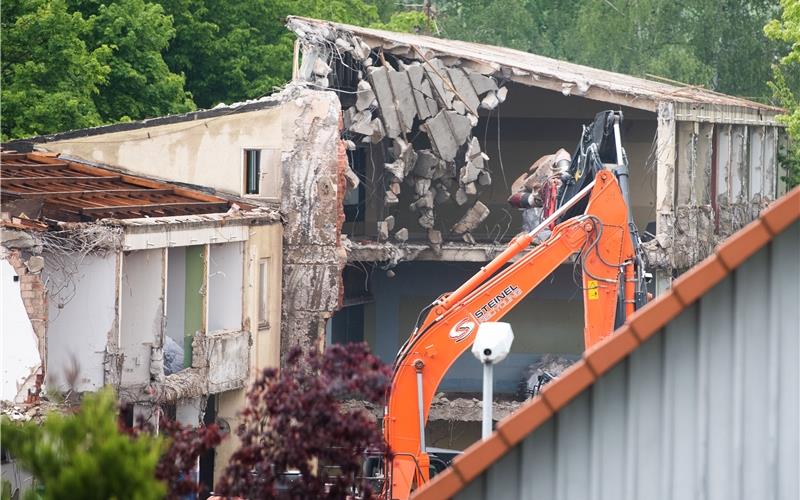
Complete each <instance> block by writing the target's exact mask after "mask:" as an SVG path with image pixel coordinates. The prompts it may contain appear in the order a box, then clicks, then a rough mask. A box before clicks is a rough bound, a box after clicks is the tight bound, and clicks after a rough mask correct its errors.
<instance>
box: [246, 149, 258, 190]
mask: <svg viewBox="0 0 800 500" xmlns="http://www.w3.org/2000/svg"><path fill="white" fill-rule="evenodd" d="M244 178H245V186H244V192H245V194H259V192H260V191H259V182H260V178H261V150H260V149H245V150H244Z"/></svg>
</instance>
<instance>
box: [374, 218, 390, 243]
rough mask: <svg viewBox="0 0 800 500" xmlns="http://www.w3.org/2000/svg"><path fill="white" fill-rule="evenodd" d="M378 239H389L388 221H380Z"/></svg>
mask: <svg viewBox="0 0 800 500" xmlns="http://www.w3.org/2000/svg"><path fill="white" fill-rule="evenodd" d="M377 225H378V241H386V240H388V239H389V225H388V224H387V223H386V221H378V223H377Z"/></svg>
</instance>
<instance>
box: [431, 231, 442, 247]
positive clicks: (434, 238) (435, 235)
mask: <svg viewBox="0 0 800 500" xmlns="http://www.w3.org/2000/svg"><path fill="white" fill-rule="evenodd" d="M428 241H430V242H431V244H432V245H441V244H442V232H441V231H439V230H436V229H428Z"/></svg>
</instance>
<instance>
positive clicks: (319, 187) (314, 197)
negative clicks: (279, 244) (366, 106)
mask: <svg viewBox="0 0 800 500" xmlns="http://www.w3.org/2000/svg"><path fill="white" fill-rule="evenodd" d="M292 92H293V94H292V96H291V97H290V99H287V106H289V107H290V108H291V109H289V110H287V111H286V112H285V113H283V117H284V123H283V130H284V135H285V136H288V137H287V140H286V141H285V144H284V146H283V153H282V158H281V162H282V165H283V187H282V199H281V212H282V213H283V214H284V217H285V223H284V231H283V242H284V245H283V285H282V287H283V291H282V298H283V303H282V305H281V356H282V357H283V356H285V354H286V353H287V352H288V350H289V349H290V348H292V347H294V346H301V347H304V348H310V347H313V346H316V345H317V343H318V342H320V341H322V340H324V338H325V335H324V332H325V323H326V321H327V319H328V318H330V316H331V315H332V314H333V312H334V311H336V310H337V309H338V308H339V306H340V304H341V298H342V293H343V289H342V278H341V276H342V273H341V271H342V269H343V268H344V265H345V262H346V255H345V253H344V250H343V247H342V243H341V240H340V233H341V228H342V224H343V222H344V211H343V210H344V209H343V205H342V197H343V196H344V193H343V189H342V184H341V183H342V182H343V179H344V175H345V172H346V170H347V168H348V166H347V157H346V155H345V152H344V145H343V144H342V142H341V139H340V137H339V123H340V122H339V120H340V113H341V112H340V104H339V100H338V99H337V98H336V95H335V94H333V93H332V92H314V91H310V90H307V89H302V88H299V87H296V88H294V90H293V91H292Z"/></svg>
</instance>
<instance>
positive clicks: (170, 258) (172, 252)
mask: <svg viewBox="0 0 800 500" xmlns="http://www.w3.org/2000/svg"><path fill="white" fill-rule="evenodd" d="M167 262H168V264H167V269H168V272H167V318H168V319H167V335H166V336H165V338H164V341H165V358H167V359H165V371H166V372H167V374H168V375H169V374H170V373H175V372H176V371H179V369H183V368H188V367H190V366H192V340H194V336H195V333H196V332H198V331H201V330H202V329H203V323H204V321H203V310H204V307H203V297H204V294H205V282H206V280H205V270H206V267H205V246H204V245H195V246H190V247H174V248H170V249H169V250H168V251H167ZM170 361H171V362H172V363H170Z"/></svg>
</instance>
